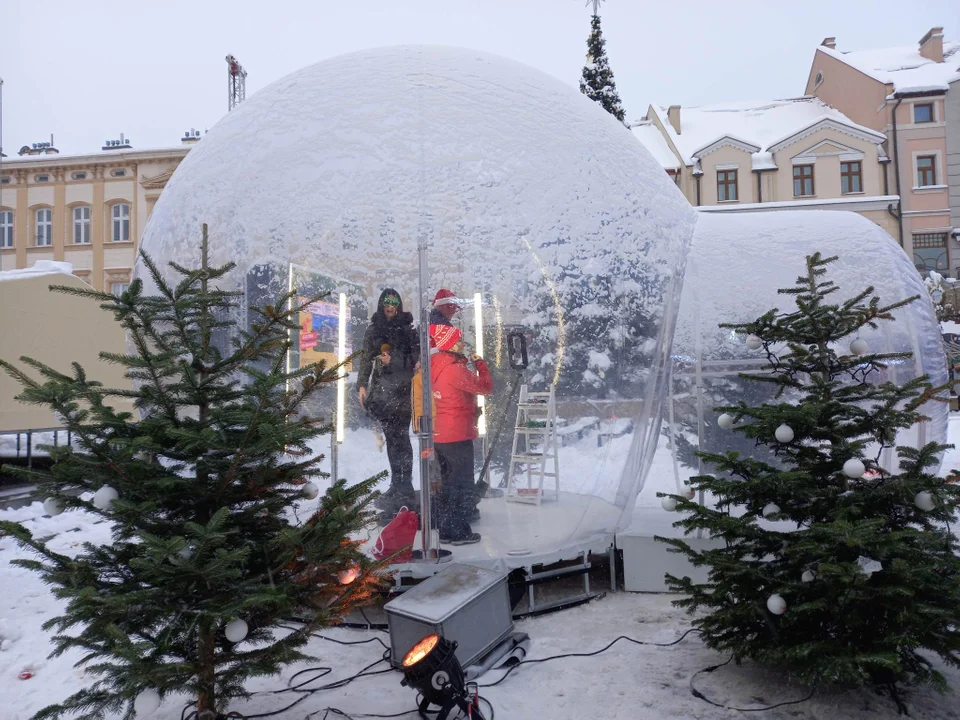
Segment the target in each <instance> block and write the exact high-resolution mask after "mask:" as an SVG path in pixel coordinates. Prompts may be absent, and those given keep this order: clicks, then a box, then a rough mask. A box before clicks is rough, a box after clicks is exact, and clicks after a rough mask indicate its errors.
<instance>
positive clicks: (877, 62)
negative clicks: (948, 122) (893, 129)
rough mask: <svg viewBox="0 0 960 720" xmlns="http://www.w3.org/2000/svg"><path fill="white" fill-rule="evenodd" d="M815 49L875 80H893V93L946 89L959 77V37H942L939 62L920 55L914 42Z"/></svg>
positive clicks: (889, 81) (959, 78)
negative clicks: (840, 48) (839, 48)
mask: <svg viewBox="0 0 960 720" xmlns="http://www.w3.org/2000/svg"><path fill="white" fill-rule="evenodd" d="M817 49H818V50H819V51H820V52H822V53H826V54H827V55H830V56H831V57H834V58H836V59H837V60H840V61H841V62H844V63H846V64H847V65H849V66H850V67H852V68H855V69H857V70H859V71H860V72H862V73H863V74H864V75H867V76H869V77H872V78H873V79H875V80H878V81H879V82H882V83H893V86H894V91H895V92H900V93H904V92H924V91H929V92H932V91H937V90H943V91H946V90H948V89H949V87H948V84H949V83H951V82H953V81H954V80H960V40H951V41H949V42H948V41H946V40H944V42H943V62H942V63H938V62H934V61H933V60H928V59H927V58H925V57H923V56H922V55H920V48H919V46H918V45H916V44H914V45H904V46H901V47H892V48H878V49H874V50H853V51H849V52H842V51H840V50H836V49H832V48H828V47H825V46H821V47H819V48H817Z"/></svg>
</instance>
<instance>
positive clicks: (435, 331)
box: [430, 325, 463, 350]
mask: <svg viewBox="0 0 960 720" xmlns="http://www.w3.org/2000/svg"><path fill="white" fill-rule="evenodd" d="M430 340H431V342H432V343H433V345H435V346H436V348H437V349H438V350H452V349H453V346H454V345H456V344H457V343H458V342H460V341H461V340H463V333H462V332H460V330H459V329H458V328H455V327H453V326H452V325H431V326H430Z"/></svg>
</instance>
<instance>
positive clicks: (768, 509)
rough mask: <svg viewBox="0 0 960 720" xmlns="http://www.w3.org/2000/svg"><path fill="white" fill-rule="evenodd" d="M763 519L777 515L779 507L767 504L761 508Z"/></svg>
mask: <svg viewBox="0 0 960 720" xmlns="http://www.w3.org/2000/svg"><path fill="white" fill-rule="evenodd" d="M760 512H761V513H762V514H763V516H764V517H765V518H768V517H770V516H771V515H777V514H779V512H780V506H779V505H777V504H776V503H767V504H766V505H764V506H763V510H761V511H760Z"/></svg>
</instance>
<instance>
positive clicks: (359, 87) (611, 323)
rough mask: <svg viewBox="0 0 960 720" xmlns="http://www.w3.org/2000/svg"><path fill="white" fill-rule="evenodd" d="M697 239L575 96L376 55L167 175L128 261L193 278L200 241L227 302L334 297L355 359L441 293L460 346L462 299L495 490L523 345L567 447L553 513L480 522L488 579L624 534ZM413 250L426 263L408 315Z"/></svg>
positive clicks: (349, 443) (370, 458) (247, 111)
mask: <svg viewBox="0 0 960 720" xmlns="http://www.w3.org/2000/svg"><path fill="white" fill-rule="evenodd" d="M694 221H695V213H694V211H693V209H692V208H691V207H690V205H689V204H688V203H687V201H686V200H685V199H684V198H683V196H682V195H681V193H680V191H679V190H678V189H677V188H676V187H675V186H674V185H673V183H671V182H670V180H669V178H668V177H667V176H666V175H665V174H664V172H663V170H662V169H661V167H660V166H659V164H658V163H657V162H655V161H654V159H653V158H652V157H651V156H650V155H649V154H648V152H647V151H646V150H645V149H644V147H643V146H642V145H641V144H640V143H638V142H637V141H636V140H635V139H634V138H633V137H632V136H631V133H630V131H629V130H628V129H627V128H625V127H624V126H623V125H622V124H621V123H619V122H617V121H616V120H615V119H614V118H613V117H612V116H610V115H609V114H607V113H606V112H604V111H603V109H602V108H600V107H599V106H598V105H597V104H595V103H593V102H591V101H589V100H588V99H586V98H585V97H584V96H582V95H581V94H580V93H578V92H577V91H576V89H575V88H573V87H571V86H569V85H566V84H564V83H561V82H559V81H558V80H556V79H554V78H551V77H549V76H547V75H545V74H543V73H541V72H539V71H536V70H533V69H531V68H529V67H526V66H524V65H521V64H518V63H516V62H513V61H510V60H506V59H503V58H499V57H495V56H491V55H487V54H485V53H480V52H476V51H471V50H463V49H453V48H443V47H392V48H386V49H378V50H369V51H363V52H358V53H353V54H350V55H345V56H342V57H337V58H334V59H332V60H327V61H324V62H321V63H319V64H316V65H313V66H311V67H307V68H304V69H303V70H300V71H298V72H295V73H293V74H291V75H289V76H287V77H285V78H283V79H282V80H279V81H278V82H276V83H274V84H273V85H271V86H269V87H268V88H266V89H264V90H262V91H260V92H258V93H257V94H256V95H254V96H252V97H251V98H250V99H248V100H246V101H245V102H244V103H242V104H241V105H240V106H238V107H237V108H236V109H235V110H233V111H232V112H231V113H230V114H228V115H227V116H226V117H225V118H224V119H223V120H222V121H221V122H220V123H219V124H218V125H217V126H216V127H215V128H213V129H212V130H211V131H210V132H209V133H208V134H207V135H205V136H204V138H203V139H202V140H201V141H200V142H199V143H198V144H197V145H196V146H195V147H194V148H193V149H192V150H191V151H190V153H189V155H188V156H187V157H186V159H185V160H184V161H183V162H182V163H181V165H180V166H179V168H178V169H177V170H176V172H175V173H174V175H173V177H172V179H171V180H170V182H169V184H168V186H167V188H166V189H165V191H164V193H163V196H162V197H161V198H160V200H159V202H158V203H157V206H156V208H155V210H154V212H153V215H152V217H151V218H150V221H149V223H148V225H147V230H146V233H145V236H144V240H143V249H144V251H145V252H147V253H149V254H151V255H152V256H153V257H154V258H155V259H157V260H159V261H161V262H163V261H167V260H173V259H176V260H177V261H178V262H180V263H183V264H187V265H190V264H194V265H195V264H197V263H198V261H199V251H198V238H199V235H200V226H201V223H207V224H208V225H209V228H210V237H211V245H212V262H214V263H224V262H227V261H234V262H236V263H237V264H238V269H237V270H236V271H235V272H234V273H233V279H234V283H235V287H238V288H242V289H244V290H246V292H247V296H248V300H249V301H251V302H259V303H265V302H268V301H269V300H270V299H272V298H273V297H275V296H276V295H277V294H278V293H279V292H280V291H282V290H285V289H286V287H287V286H288V285H289V284H293V285H295V286H297V287H298V288H300V289H301V290H302V293H303V294H304V295H309V294H312V293H314V292H316V291H318V290H324V289H329V290H331V291H333V292H343V293H345V294H346V296H347V298H348V304H349V307H350V312H351V315H350V320H349V332H348V336H349V339H348V343H349V344H351V345H352V347H354V348H355V347H357V346H358V343H359V338H360V337H362V333H363V329H364V327H365V326H366V321H367V315H368V312H369V311H370V310H371V309H373V307H374V306H375V304H376V300H377V297H378V296H379V294H380V292H381V290H382V289H383V288H385V287H394V288H396V289H398V290H399V291H400V293H401V295H402V296H403V300H404V301H405V304H406V308H407V309H408V310H410V309H413V310H414V312H415V313H416V312H417V311H418V309H422V308H423V307H425V306H427V305H428V301H429V300H431V299H432V298H433V293H434V292H435V291H436V290H437V289H439V288H441V287H446V288H450V289H452V290H453V291H454V292H455V293H456V295H457V296H459V297H460V298H462V299H464V300H461V304H462V305H465V306H466V307H465V308H464V309H463V311H462V312H461V317H460V319H459V321H458V322H459V323H460V324H461V325H462V327H463V328H464V330H465V332H466V334H467V336H468V337H469V338H470V342H471V344H472V345H474V346H476V333H475V331H476V328H475V323H476V320H475V319H476V317H477V312H476V307H474V306H472V301H473V299H474V298H475V297H478V298H479V300H480V303H479V305H480V307H481V315H482V318H481V323H482V325H483V326H484V328H485V329H484V332H483V335H484V337H485V339H486V344H485V351H486V353H485V354H486V356H487V357H488V358H489V359H490V364H491V366H492V368H493V371H494V375H495V380H496V384H497V386H498V387H497V391H496V395H495V396H494V398H493V401H492V403H491V404H490V405H489V406H488V408H487V410H486V417H487V422H488V424H489V425H490V426H491V428H493V427H496V426H497V425H498V424H499V423H500V422H503V423H504V426H505V430H504V433H503V436H502V438H501V440H500V447H499V450H498V452H497V453H496V455H495V457H494V461H493V483H494V484H495V485H496V484H497V483H498V481H499V480H500V478H501V477H502V476H503V475H504V473H505V472H506V470H507V466H508V465H509V458H510V452H511V445H512V443H513V441H514V425H515V422H514V420H515V417H516V407H515V406H514V405H509V406H508V404H507V402H506V400H507V394H508V393H507V389H508V383H509V381H510V380H511V379H512V377H513V373H512V371H510V369H509V367H508V366H507V364H506V362H505V359H504V347H503V345H504V343H503V340H504V335H505V333H507V332H509V331H510V330H521V331H522V332H523V333H525V335H526V337H527V338H528V341H529V350H530V362H531V367H530V369H529V370H528V371H527V372H526V373H525V375H524V378H523V381H522V382H525V383H528V384H529V387H530V389H531V390H535V389H536V390H546V389H548V388H549V387H551V386H553V387H554V388H555V391H556V399H557V408H556V414H557V416H558V421H557V428H559V429H560V431H561V432H564V429H566V433H565V435H563V436H562V438H561V437H558V438H556V442H555V444H557V445H560V444H561V441H562V447H559V467H560V481H559V488H560V500H559V502H557V501H555V500H552V499H551V498H552V495H551V494H550V493H547V494H546V495H545V496H544V499H543V503H542V504H541V505H539V506H537V505H532V504H528V505H522V504H518V503H506V504H504V500H503V499H502V498H501V499H497V500H488V501H484V503H482V504H481V520H480V521H478V523H476V527H475V528H474V529H475V530H476V531H477V532H480V533H481V534H482V535H483V537H484V541H483V543H482V544H481V545H480V546H472V548H471V550H472V552H474V553H475V554H479V555H480V556H483V557H503V556H506V555H507V553H508V552H523V551H529V552H530V554H532V555H539V554H549V553H552V552H557V551H561V550H563V549H564V548H567V547H569V546H571V545H575V544H577V543H580V542H582V541H584V540H585V539H586V538H592V537H596V536H597V535H598V533H602V532H609V531H612V530H614V529H615V528H617V527H618V526H619V525H622V521H623V519H624V517H623V516H624V513H626V512H628V511H629V509H630V508H631V507H632V504H633V501H634V499H635V498H636V494H637V492H638V490H639V487H640V486H641V485H642V480H643V475H644V472H645V468H646V467H648V465H649V456H650V454H651V453H652V449H653V446H654V445H655V444H656V435H657V432H658V418H659V414H660V411H661V408H662V396H663V392H664V383H663V378H664V373H663V369H664V367H665V363H666V348H667V345H666V342H665V341H666V340H668V338H669V337H670V334H671V332H672V330H671V325H672V322H673V320H672V319H673V318H674V317H675V313H676V306H677V303H678V302H679V288H680V284H681V283H682V274H683V259H684V256H685V253H686V247H687V245H688V243H689V240H690V237H691V235H692V232H693V226H694ZM418 243H422V244H423V245H424V246H425V247H426V248H427V256H428V259H429V287H428V288H427V292H425V293H424V294H423V296H422V297H421V296H419V295H418V283H417V278H418ZM418 306H419V308H418ZM325 312H333V313H334V314H336V311H335V310H331V309H330V308H327V309H323V308H318V309H317V311H316V313H315V315H314V317H313V326H312V330H311V332H312V335H319V337H318V338H317V337H312V335H311V338H312V339H311V340H310V342H308V343H306V345H304V344H303V342H301V345H302V346H303V348H304V351H303V353H302V355H303V356H304V357H305V358H307V359H313V358H315V357H317V356H320V355H322V354H323V353H324V352H329V351H330V348H329V347H326V348H325V346H324V339H325V337H324V333H325V332H326V331H328V330H330V328H331V327H335V326H336V323H337V321H338V320H337V318H336V317H333V318H330V317H329V316H326V315H324V314H323V313H325ZM325 318H326V319H325ZM418 321H419V318H418ZM331 322H332V325H331ZM318 329H320V330H321V332H319V333H317V332H313V331H316V330H318ZM307 330H309V329H308V328H306V327H305V331H307ZM309 334H310V333H307V332H305V333H304V335H305V336H306V335H309ZM301 341H303V338H301ZM310 343H313V345H311V344H310ZM348 396H349V398H350V400H351V401H352V402H353V404H352V405H349V406H348V408H347V414H348V417H347V421H348V424H349V425H350V428H351V429H352V432H348V434H347V438H346V440H345V442H344V443H343V445H342V446H341V455H340V462H339V472H340V475H341V476H344V477H348V478H351V479H352V478H357V479H360V478H362V477H366V476H368V475H369V474H371V471H373V472H377V471H380V470H383V469H386V468H387V467H388V465H387V457H386V454H382V453H378V452H377V449H376V445H375V443H374V439H373V434H372V431H371V429H370V428H369V427H368V423H367V421H366V419H365V418H364V416H363V413H362V411H361V410H360V408H359V406H358V405H356V403H355V401H354V396H355V392H354V391H352V390H351V392H349V393H348ZM478 464H479V463H478ZM415 473H416V471H415ZM415 482H417V480H416V478H415ZM526 482H527V481H526V474H524V476H523V484H524V486H525V485H526ZM545 486H546V487H548V488H552V487H553V481H552V479H550V478H547V480H546V482H545ZM495 502H496V503H500V505H499V506H497V507H495V506H494V505H493V503H495ZM498 508H500V509H498ZM503 508H506V510H503ZM498 513H499V514H500V515H499V516H501V523H502V526H498V527H496V529H494V526H493V525H492V523H494V522H495V518H496V517H498ZM488 522H489V523H491V524H490V525H487V523H488ZM523 562H529V556H528V557H526V558H524V560H523Z"/></svg>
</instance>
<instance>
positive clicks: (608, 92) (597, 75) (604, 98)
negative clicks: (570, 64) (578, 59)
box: [580, 0, 625, 122]
mask: <svg viewBox="0 0 960 720" xmlns="http://www.w3.org/2000/svg"><path fill="white" fill-rule="evenodd" d="M592 2H593V17H592V18H591V19H590V36H589V37H588V38H587V61H586V62H585V63H584V65H583V74H582V76H581V78H580V92H582V93H583V94H584V95H586V96H587V97H588V98H590V99H591V100H593V101H594V102H597V103H600V105H602V106H603V109H604V110H606V111H607V112H608V113H610V114H611V115H613V116H614V117H615V118H616V119H617V120H619V121H620V122H623V119H624V117H625V115H624V111H623V105H621V103H620V95H619V94H617V84H616V82H614V80H613V70H611V69H610V61H609V60H608V59H607V50H606V48H605V47H604V46H605V44H606V41H605V40H604V39H603V33H602V32H601V31H600V14H599V5H600V0H592Z"/></svg>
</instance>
